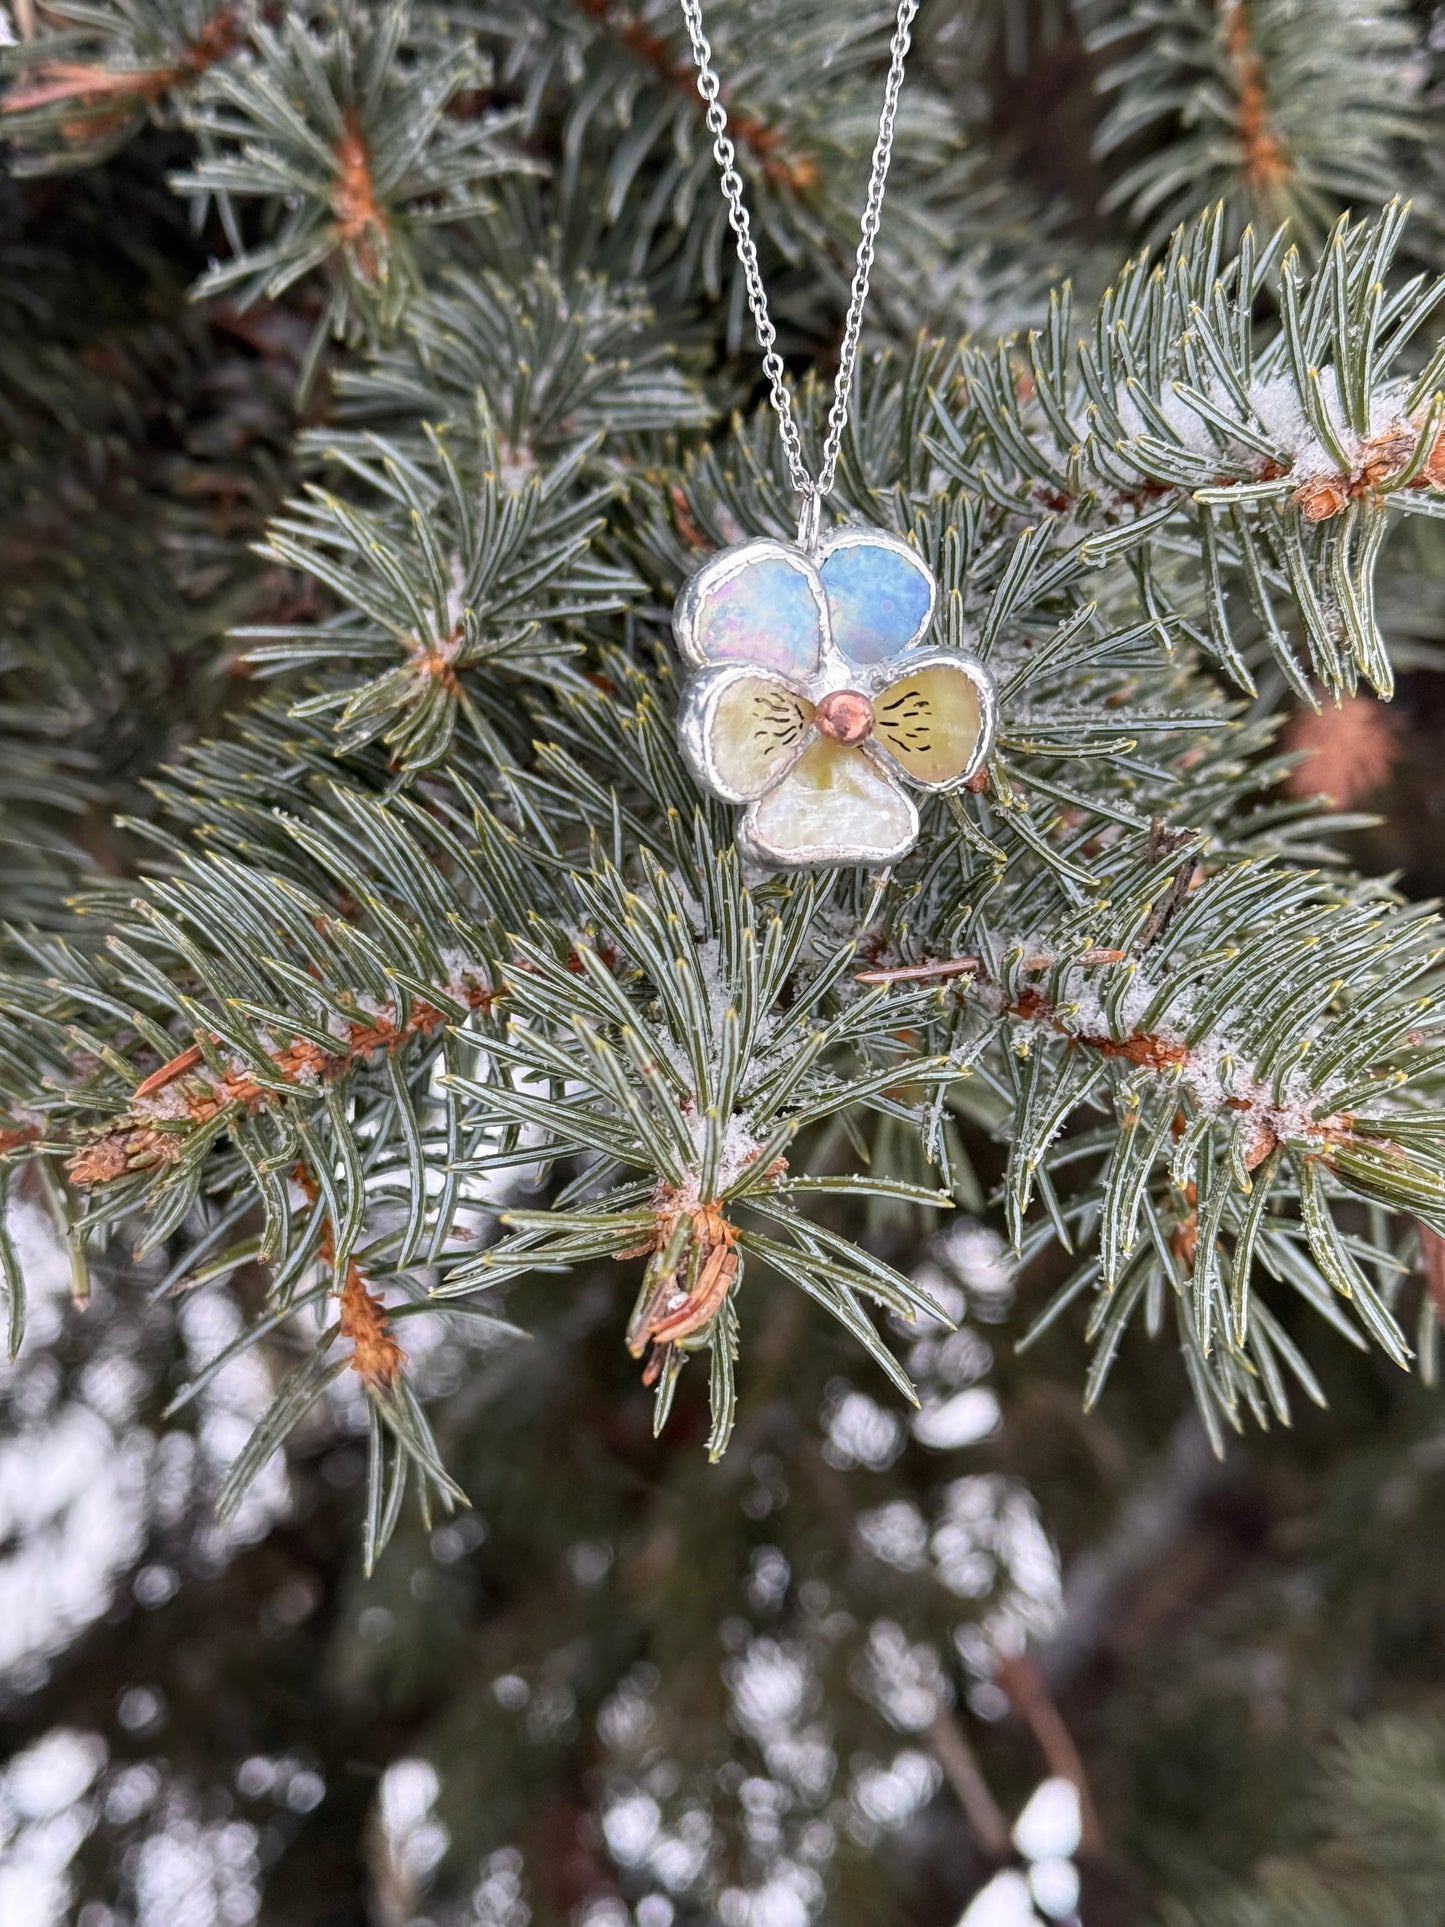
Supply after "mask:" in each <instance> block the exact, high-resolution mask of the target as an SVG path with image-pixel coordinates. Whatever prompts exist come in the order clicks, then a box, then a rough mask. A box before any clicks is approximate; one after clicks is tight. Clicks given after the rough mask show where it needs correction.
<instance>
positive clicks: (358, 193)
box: [331, 108, 389, 283]
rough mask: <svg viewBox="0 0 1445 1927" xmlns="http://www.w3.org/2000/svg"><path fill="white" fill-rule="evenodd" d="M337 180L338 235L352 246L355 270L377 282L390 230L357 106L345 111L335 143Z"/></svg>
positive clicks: (334, 191) (334, 204) (334, 194)
mask: <svg viewBox="0 0 1445 1927" xmlns="http://www.w3.org/2000/svg"><path fill="white" fill-rule="evenodd" d="M335 153H336V170H337V172H336V183H335V185H334V186H333V188H332V190H331V211H332V213H333V214H334V215H335V216H336V238H337V240H338V241H339V242H340V243H341V245H342V246H343V247H345V248H349V249H350V251H351V255H352V258H353V260H354V261H355V262H356V271H357V273H358V274H359V275H360V276H361V277H362V279H363V280H364V281H369V282H372V283H375V282H376V281H377V279H378V278H379V277H380V274H381V249H382V248H384V247H385V245H386V240H387V235H388V232H389V223H388V221H387V215H386V209H385V208H384V207H382V206H381V204H380V203H379V202H378V200H377V198H376V183H375V181H374V180H373V178H372V173H371V155H370V152H369V151H368V149H367V145H366V142H365V140H364V139H363V138H362V133H361V124H360V122H359V121H358V119H357V117H356V113H355V110H354V109H351V108H348V109H347V113H346V131H345V133H344V134H343V135H342V136H341V139H340V140H339V141H338V142H337V143H336V149H335Z"/></svg>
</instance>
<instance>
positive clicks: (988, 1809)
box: [927, 1709, 1009, 1860]
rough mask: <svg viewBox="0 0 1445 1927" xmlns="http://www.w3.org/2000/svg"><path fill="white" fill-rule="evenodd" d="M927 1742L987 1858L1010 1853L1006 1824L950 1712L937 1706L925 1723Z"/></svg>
mask: <svg viewBox="0 0 1445 1927" xmlns="http://www.w3.org/2000/svg"><path fill="white" fill-rule="evenodd" d="M927 1730H928V1744H929V1746H930V1747H931V1748H932V1749H933V1757H934V1758H935V1759H936V1760H937V1761H938V1764H939V1765H940V1766H941V1767H942V1768H943V1774H944V1778H945V1779H946V1780H947V1781H948V1784H949V1785H950V1786H951V1787H952V1788H953V1791H954V1793H955V1795H956V1796H957V1799H958V1804H959V1805H960V1806H961V1807H962V1808H963V1817H964V1818H965V1820H967V1822H968V1824H969V1829H970V1831H971V1832H972V1834H973V1836H974V1839H975V1840H976V1841H977V1842H978V1844H979V1847H980V1849H981V1850H982V1851H983V1852H984V1853H985V1854H986V1855H987V1856H988V1858H989V1859H990V1860H1007V1859H1008V1857H1009V1824H1008V1820H1007V1819H1006V1818H1005V1816H1004V1811H1003V1808H1002V1807H1001V1806H1000V1805H999V1803H998V1801H997V1800H995V1799H994V1797H993V1793H992V1791H991V1789H990V1787H989V1784H988V1781H987V1780H986V1779H985V1778H984V1777H983V1768H982V1767H981V1766H980V1765H979V1763H978V1755H977V1754H976V1753H975V1752H974V1750H973V1748H972V1747H971V1746H970V1745H969V1743H968V1739H967V1737H966V1736H965V1734H964V1731H963V1728H962V1726H960V1725H959V1723H958V1721H957V1719H955V1717H954V1716H953V1714H952V1713H950V1712H948V1711H946V1710H944V1709H940V1710H939V1711H938V1712H937V1713H935V1714H934V1716H933V1718H932V1720H931V1721H930V1722H929V1725H928V1729H927Z"/></svg>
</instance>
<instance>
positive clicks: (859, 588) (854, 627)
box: [820, 541, 933, 667]
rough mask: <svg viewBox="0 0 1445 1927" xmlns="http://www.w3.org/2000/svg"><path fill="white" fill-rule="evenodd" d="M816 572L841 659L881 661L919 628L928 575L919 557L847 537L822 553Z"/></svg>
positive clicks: (929, 592)
mask: <svg viewBox="0 0 1445 1927" xmlns="http://www.w3.org/2000/svg"><path fill="white" fill-rule="evenodd" d="M820 574H821V575H822V578H823V588H824V590H825V591H826V593H827V597H828V614H829V617H830V618H831V621H832V625H833V641H834V643H835V644H836V645H837V647H838V649H839V651H840V652H841V653H842V655H843V656H844V657H845V658H846V660H847V661H849V662H852V663H857V664H859V665H860V666H865V667H866V666H868V665H870V664H872V663H878V662H887V661H889V660H890V659H891V658H892V657H894V656H896V655H899V654H901V653H902V651H903V650H905V649H907V648H908V647H909V645H910V644H911V643H913V642H916V641H917V640H918V638H919V636H920V635H921V634H922V633H923V630H924V627H925V625H926V624H927V621H928V616H929V611H930V609H931V608H932V605H933V579H932V577H931V576H930V574H929V572H928V568H927V565H926V564H925V563H924V561H923V559H922V557H921V556H916V555H914V554H913V553H912V552H911V551H910V550H907V549H904V548H902V547H900V546H898V545H896V544H894V543H891V542H869V541H858V542H848V543H846V544H844V545H842V546H840V547H838V548H836V549H834V550H833V552H832V553H831V554H830V555H828V556H827V557H825V559H824V561H823V563H822V566H821V569H820Z"/></svg>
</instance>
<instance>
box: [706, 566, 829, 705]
mask: <svg viewBox="0 0 1445 1927" xmlns="http://www.w3.org/2000/svg"><path fill="white" fill-rule="evenodd" d="M695 633H696V636H697V642H698V646H699V648H700V650H701V652H702V655H703V657H704V659H705V660H706V661H708V662H754V663H759V664H761V665H762V666H763V667H764V668H766V669H776V670H779V671H780V672H781V673H782V674H783V675H788V676H808V675H811V674H812V672H813V670H814V669H816V668H817V666H818V651H819V647H820V643H821V638H822V616H821V613H820V611H819V608H818V599H817V594H816V591H815V590H814V587H813V583H812V580H811V578H810V575H809V573H808V571H807V569H806V567H805V566H803V565H801V564H800V563H794V562H791V561H788V560H787V559H786V558H784V557H783V556H780V555H778V554H776V553H773V554H768V555H762V556H759V557H758V558H757V560H756V561H749V562H747V563H746V564H745V565H744V566H743V567H741V568H739V569H738V570H737V571H736V572H735V573H733V574H730V575H728V576H725V577H724V578H723V579H722V580H721V581H718V582H716V583H709V584H708V586H707V589H706V591H705V594H704V596H703V598H702V604H701V607H700V608H699V610H698V613H697V617H696V624H695Z"/></svg>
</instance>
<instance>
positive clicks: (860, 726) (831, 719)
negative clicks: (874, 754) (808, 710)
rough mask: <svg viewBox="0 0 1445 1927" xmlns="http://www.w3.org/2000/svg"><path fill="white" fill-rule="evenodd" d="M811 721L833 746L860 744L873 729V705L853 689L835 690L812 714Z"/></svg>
mask: <svg viewBox="0 0 1445 1927" xmlns="http://www.w3.org/2000/svg"><path fill="white" fill-rule="evenodd" d="M813 721H814V722H815V723H816V724H817V726H818V728H819V729H820V730H821V731H822V732H823V734H824V735H825V736H830V737H832V739H833V741H834V742H835V743H861V742H862V740H863V738H864V737H865V736H867V735H868V734H869V733H870V732H871V731H872V728H873V705H872V703H870V702H869V700H868V698H867V697H866V696H864V695H862V694H861V693H860V692H859V691H858V690H856V689H835V690H834V691H833V693H832V695H831V696H825V697H824V698H823V700H822V701H821V702H820V703H819V704H818V707H817V708H816V709H815V710H814V711H813Z"/></svg>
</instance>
